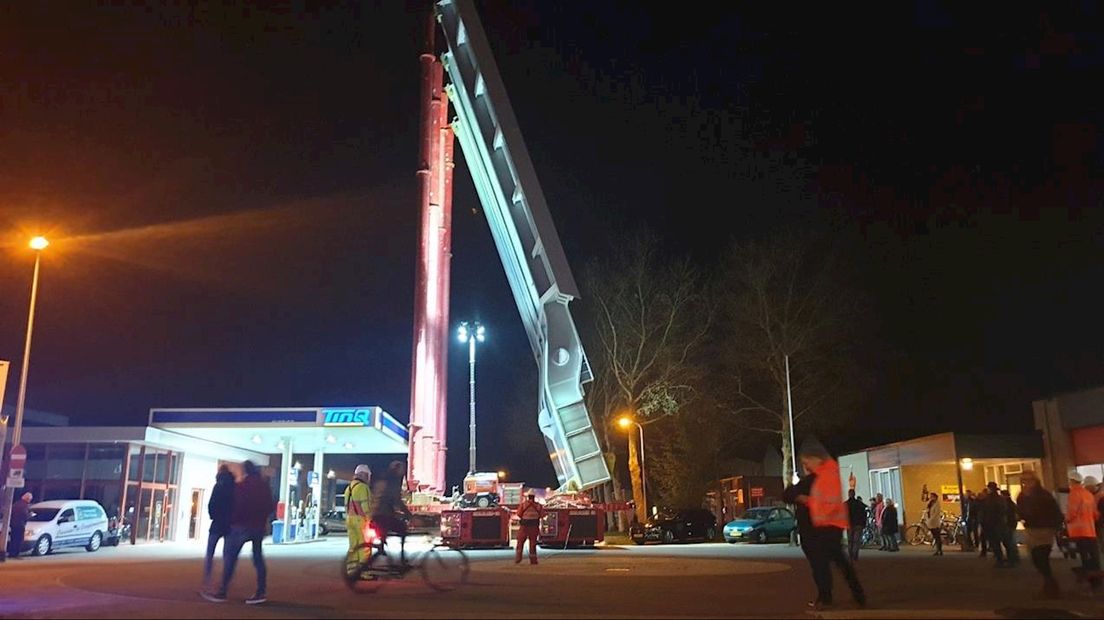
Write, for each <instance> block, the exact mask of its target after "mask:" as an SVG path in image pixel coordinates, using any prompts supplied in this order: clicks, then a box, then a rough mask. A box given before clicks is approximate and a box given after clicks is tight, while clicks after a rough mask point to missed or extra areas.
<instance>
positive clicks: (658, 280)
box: [584, 232, 711, 520]
mask: <svg viewBox="0 0 1104 620" xmlns="http://www.w3.org/2000/svg"><path fill="white" fill-rule="evenodd" d="M585 285H586V289H587V293H586V295H585V297H584V299H585V300H586V302H587V304H588V307H589V309H590V316H591V318H592V325H591V327H592V329H593V339H595V340H596V341H597V342H596V343H592V344H591V347H590V349H589V351H591V366H592V368H593V370H594V374H595V383H596V386H595V387H594V388H592V390H591V394H590V402H589V403H588V404H589V405H590V406H591V409H590V411H591V415H592V416H593V418H594V421H595V423H596V424H597V425H598V426H601V427H602V429H603V430H602V433H600V436H602V437H603V440H604V441H605V448H606V450H607V451H608V452H610V453H615V451H614V450H612V449H611V438H610V436H609V427H610V425H611V424H613V423H614V420H615V419H616V417H617V416H619V415H621V414H622V413H628V414H630V415H632V417H633V418H634V419H635V421H636V422H638V423H640V424H641V425H644V424H651V423H653V422H655V421H656V420H659V419H662V418H664V417H667V416H672V415H674V414H676V413H678V412H679V411H680V410H681V409H682V408H683V407H684V406H685V405H686V403H688V402H689V401H690V400H692V399H693V397H694V394H695V378H696V377H697V375H698V372H699V371H698V368H697V366H696V360H695V359H694V354H695V352H696V351H697V350H698V349H699V348H700V345H701V344H702V342H703V340H704V338H705V335H706V333H707V331H708V330H709V326H710V318H711V312H710V310H709V304H708V303H707V296H706V295H705V286H704V279H703V278H702V276H701V274H700V273H699V272H698V271H697V270H696V269H695V268H694V267H693V266H692V265H691V263H690V262H689V260H686V259H682V260H669V259H667V258H666V257H664V256H663V255H662V253H661V252H660V248H659V243H658V241H657V240H656V238H655V237H654V236H653V235H651V234H649V233H646V232H645V233H639V234H637V235H636V236H634V237H632V238H630V239H629V240H628V241H627V242H626V243H624V244H619V245H617V246H615V249H614V252H613V254H612V256H611V257H609V258H608V259H606V260H601V261H596V262H594V263H592V264H590V265H588V268H587V270H586V280H585ZM594 344H597V345H598V346H596V347H595V346H594ZM631 430H632V431H635V430H636V429H635V427H631ZM630 438H631V439H630V441H629V442H628V445H629V470H630V475H631V478H632V484H633V497H634V498H641V497H643V478H642V476H641V471H640V463H639V458H638V456H637V447H636V441H635V432H633V433H632V434H631V435H630ZM646 510H647V508H646V507H645V506H644V505H643V502H640V501H638V502H637V518H639V519H641V520H644V519H646V518H647V515H646Z"/></svg>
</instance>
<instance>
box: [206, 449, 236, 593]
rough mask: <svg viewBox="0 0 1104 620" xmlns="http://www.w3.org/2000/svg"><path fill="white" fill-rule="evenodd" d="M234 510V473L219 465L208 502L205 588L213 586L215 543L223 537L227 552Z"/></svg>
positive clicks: (224, 550) (223, 544)
mask: <svg viewBox="0 0 1104 620" xmlns="http://www.w3.org/2000/svg"><path fill="white" fill-rule="evenodd" d="M233 510H234V474H232V473H231V472H230V468H229V467H227V466H226V465H221V466H219V469H218V473H217V474H215V488H214V489H212V490H211V500H210V501H208V502H207V515H208V516H210V517H211V529H210V530H209V531H208V533H207V555H206V556H204V558H203V588H204V589H205V590H206V589H210V587H211V565H212V564H213V563H214V559H215V545H217V544H218V541H219V540H220V539H221V540H222V541H223V542H222V551H223V554H225V553H226V537H227V536H228V535H229V534H230V516H231V514H232V512H233Z"/></svg>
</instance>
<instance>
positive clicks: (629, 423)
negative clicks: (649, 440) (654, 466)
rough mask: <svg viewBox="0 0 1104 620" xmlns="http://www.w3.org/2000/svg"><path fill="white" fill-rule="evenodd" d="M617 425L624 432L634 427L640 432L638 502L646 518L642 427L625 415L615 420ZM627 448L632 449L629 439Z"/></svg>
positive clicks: (646, 494) (645, 481)
mask: <svg viewBox="0 0 1104 620" xmlns="http://www.w3.org/2000/svg"><path fill="white" fill-rule="evenodd" d="M617 425H618V426H620V427H621V429H622V430H626V431H627V430H629V429H631V428H632V427H633V426H634V425H635V426H636V428H637V429H639V431H640V495H641V497H640V501H641V502H642V503H643V504H644V515H645V517H646V516H647V514H648V477H647V476H646V475H645V474H644V427H643V426H641V425H640V423H639V422H637V421H636V420H634V419H632V418H630V417H629V416H627V415H623V416H621V417H620V418H617ZM629 447H630V448H631V447H632V438H631V437H630V438H629Z"/></svg>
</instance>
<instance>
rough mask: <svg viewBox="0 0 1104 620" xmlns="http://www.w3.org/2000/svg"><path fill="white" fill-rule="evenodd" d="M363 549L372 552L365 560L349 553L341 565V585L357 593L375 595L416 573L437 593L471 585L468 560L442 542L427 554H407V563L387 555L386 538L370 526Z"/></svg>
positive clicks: (437, 542)
mask: <svg viewBox="0 0 1104 620" xmlns="http://www.w3.org/2000/svg"><path fill="white" fill-rule="evenodd" d="M362 548H363V549H369V550H370V552H369V553H368V558H367V559H366V560H364V561H363V562H358V561H357V560H355V559H354V558H355V557H356V554H354V553H352V552H349V553H348V554H347V555H346V557H345V558H344V559H343V560H342V562H341V578H342V581H344V582H345V585H346V586H347V587H348V588H349V589H350V590H352V591H354V592H361V593H372V592H375V591H377V590H379V589H380V588H382V587H383V586H384V584H386V583H387V582H388V581H393V580H396V579H403V578H405V577H406V576H407V574H409V573H411V572H412V571H415V570H416V571H418V572H419V573H420V574H421V576H422V581H424V582H425V584H426V585H427V586H429V587H430V588H433V589H434V590H437V591H438V592H448V591H450V590H455V589H456V588H457V587H459V586H461V585H463V584H464V583H467V581H468V573H469V571H470V567H469V566H468V556H466V555H465V554H464V552H463V551H461V550H459V549H456V548H454V547H450V546H448V545H445V544H443V543H441V542H440V540H439V539H438V540H435V541H434V543H433V546H432V547H430V548H429V549H428V550H426V551H420V552H418V551H415V552H413V553H411V552H408V553H407V561H406V562H405V563H404V562H402V561H401V560H400V559H399V558H398V557H396V556H394V555H392V554H390V553H388V552H387V535H386V534H385V533H383V532H380V531H379V529H378V528H377V527H376V525H375V524H374V523H369V524H368V525H366V526H365V528H364V544H363V546H362Z"/></svg>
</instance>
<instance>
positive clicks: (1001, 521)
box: [980, 482, 1011, 568]
mask: <svg viewBox="0 0 1104 620" xmlns="http://www.w3.org/2000/svg"><path fill="white" fill-rule="evenodd" d="M1007 512H1008V510H1007V507H1006V504H1005V503H1004V498H1003V497H1001V494H1000V488H999V487H998V486H997V483H996V482H990V483H989V484H988V485H986V492H985V500H984V501H983V502H982V507H981V515H980V518H981V529H982V530H984V534H985V537H986V539H987V540H988V543H989V549H990V550H991V551H992V552H993V557H994V558H996V560H997V562H996V564H995V565H994V566H996V567H997V568H1007V567H1010V566H1011V564H1009V563H1008V562H1007V560H1006V559H1005V555H1004V551H1003V550H1002V547H1003V546H1004V540H1005V535H1004V531H1005V529H1007V527H1008V515H1007Z"/></svg>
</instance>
